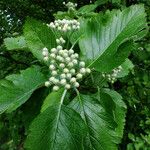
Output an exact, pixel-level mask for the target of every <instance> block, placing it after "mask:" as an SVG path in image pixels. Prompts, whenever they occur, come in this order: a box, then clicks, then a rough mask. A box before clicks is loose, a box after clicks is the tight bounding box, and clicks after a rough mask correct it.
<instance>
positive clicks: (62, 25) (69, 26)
mask: <svg viewBox="0 0 150 150" xmlns="http://www.w3.org/2000/svg"><path fill="white" fill-rule="evenodd" d="M48 27H50V28H52V29H57V30H58V31H62V32H67V31H71V30H78V29H79V28H80V22H78V21H77V20H75V19H73V20H67V19H62V20H60V19H58V20H55V21H54V22H51V23H50V24H48Z"/></svg>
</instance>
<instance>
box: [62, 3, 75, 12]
mask: <svg viewBox="0 0 150 150" xmlns="http://www.w3.org/2000/svg"><path fill="white" fill-rule="evenodd" d="M63 4H64V5H65V6H66V7H67V8H68V10H75V8H76V7H77V3H75V4H74V3H72V2H68V3H65V2H63Z"/></svg>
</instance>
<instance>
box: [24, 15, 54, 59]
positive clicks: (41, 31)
mask: <svg viewBox="0 0 150 150" xmlns="http://www.w3.org/2000/svg"><path fill="white" fill-rule="evenodd" d="M24 36H25V39H26V42H27V45H28V47H29V49H30V51H31V52H32V53H33V55H34V56H35V57H36V58H38V59H39V60H43V56H42V49H43V48H44V47H47V48H48V49H49V50H50V49H51V48H53V47H56V39H55V35H54V33H53V31H52V30H51V29H50V28H48V27H47V25H46V24H43V23H41V22H39V21H36V20H34V19H31V18H28V19H27V20H26V23H25V26H24Z"/></svg>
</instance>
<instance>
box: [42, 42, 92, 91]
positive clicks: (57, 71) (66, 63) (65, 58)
mask: <svg viewBox="0 0 150 150" xmlns="http://www.w3.org/2000/svg"><path fill="white" fill-rule="evenodd" d="M42 54H43V56H44V60H45V61H48V60H49V59H50V66H49V69H50V72H51V77H50V78H49V81H46V82H45V86H47V87H49V86H51V85H54V86H53V90H54V91H57V90H59V88H60V87H64V88H66V89H70V88H78V87H79V81H80V80H81V79H82V78H83V76H84V75H86V74H88V73H90V72H91V70H90V69H89V68H85V62H83V61H79V55H78V54H77V53H75V52H74V50H73V49H69V50H67V49H63V47H62V46H61V45H58V46H57V47H56V48H52V49H51V51H50V53H49V52H48V49H47V48H43V53H42Z"/></svg>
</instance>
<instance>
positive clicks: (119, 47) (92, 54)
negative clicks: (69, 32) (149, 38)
mask: <svg viewBox="0 0 150 150" xmlns="http://www.w3.org/2000/svg"><path fill="white" fill-rule="evenodd" d="M145 15H146V14H145V11H144V6H143V5H135V6H131V7H129V8H126V9H124V10H123V11H120V10H114V11H111V12H110V11H107V12H106V13H105V14H99V15H97V16H96V17H93V18H91V19H89V20H88V22H87V24H86V25H85V33H84V36H83V37H82V38H81V39H80V41H79V46H80V49H81V53H82V57H83V59H85V60H86V59H87V60H90V61H91V63H90V65H89V66H90V67H91V68H95V69H96V70H98V71H101V72H102V71H104V72H108V71H110V70H111V69H113V68H115V67H117V66H118V65H120V64H121V63H123V62H124V61H125V59H126V58H127V56H128V55H129V53H130V51H131V50H132V45H133V44H132V40H136V39H138V38H139V37H140V36H141V37H143V33H144V32H143V30H144V29H145V28H146V27H147V26H146V18H145ZM137 36H138V37H137ZM124 43H125V44H124ZM116 62H117V63H116ZM106 63H107V66H109V65H108V64H111V66H109V67H106Z"/></svg>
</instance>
